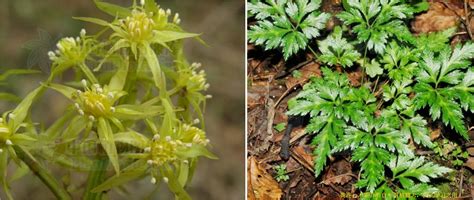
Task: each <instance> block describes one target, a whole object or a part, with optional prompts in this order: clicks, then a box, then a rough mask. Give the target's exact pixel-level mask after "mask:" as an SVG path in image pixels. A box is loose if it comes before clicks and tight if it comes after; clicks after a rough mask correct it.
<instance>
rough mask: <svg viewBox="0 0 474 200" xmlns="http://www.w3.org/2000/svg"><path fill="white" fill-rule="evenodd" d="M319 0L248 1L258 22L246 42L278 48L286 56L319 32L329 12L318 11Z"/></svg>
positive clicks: (296, 50) (252, 14) (299, 48)
mask: <svg viewBox="0 0 474 200" xmlns="http://www.w3.org/2000/svg"><path fill="white" fill-rule="evenodd" d="M320 5H321V1H320V0H296V1H291V0H265V1H259V2H253V3H252V2H250V3H249V4H248V12H249V16H254V17H255V18H256V19H257V20H258V22H257V24H256V25H253V26H251V27H250V30H249V31H248V38H249V41H250V42H252V43H255V44H256V45H264V47H265V49H266V50H269V49H277V48H282V51H283V56H284V58H285V59H288V58H289V57H290V56H292V55H294V54H296V53H297V52H298V51H300V50H302V49H306V46H307V45H308V42H309V40H311V39H313V38H316V37H318V36H319V35H320V31H321V30H322V29H323V28H324V27H325V24H326V22H327V21H328V19H329V17H330V15H329V14H327V13H321V12H319V11H318V8H319V7H320Z"/></svg>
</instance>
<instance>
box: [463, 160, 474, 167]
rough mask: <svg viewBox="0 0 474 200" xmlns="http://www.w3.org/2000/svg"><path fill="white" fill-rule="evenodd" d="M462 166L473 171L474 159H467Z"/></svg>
mask: <svg viewBox="0 0 474 200" xmlns="http://www.w3.org/2000/svg"><path fill="white" fill-rule="evenodd" d="M464 166H466V167H468V168H469V169H471V170H474V157H469V158H468V159H467V161H466V163H464Z"/></svg>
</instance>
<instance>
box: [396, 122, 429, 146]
mask: <svg viewBox="0 0 474 200" xmlns="http://www.w3.org/2000/svg"><path fill="white" fill-rule="evenodd" d="M426 125H427V122H426V120H424V119H423V118H422V117H421V116H420V115H417V116H416V117H413V118H411V119H407V120H403V125H402V130H401V131H402V133H403V134H405V135H411V136H412V138H413V141H414V142H415V143H416V144H421V145H423V146H425V147H429V148H432V147H433V143H432V142H431V139H430V136H429V131H428V128H427V127H426Z"/></svg>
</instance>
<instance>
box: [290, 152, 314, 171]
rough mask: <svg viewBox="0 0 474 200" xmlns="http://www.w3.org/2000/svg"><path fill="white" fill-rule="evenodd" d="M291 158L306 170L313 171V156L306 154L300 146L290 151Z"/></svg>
mask: <svg viewBox="0 0 474 200" xmlns="http://www.w3.org/2000/svg"><path fill="white" fill-rule="evenodd" d="M292 156H293V158H295V160H296V161H298V162H299V163H300V164H301V165H302V166H303V167H305V168H306V169H308V170H310V171H313V156H311V155H310V154H309V153H307V152H306V150H305V148H304V147H302V146H296V147H294V148H293V149H292Z"/></svg>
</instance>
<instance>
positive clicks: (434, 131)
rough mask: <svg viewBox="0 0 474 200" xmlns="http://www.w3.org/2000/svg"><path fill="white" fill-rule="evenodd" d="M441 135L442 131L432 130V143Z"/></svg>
mask: <svg viewBox="0 0 474 200" xmlns="http://www.w3.org/2000/svg"><path fill="white" fill-rule="evenodd" d="M440 135H441V129H440V128H436V129H434V130H433V129H431V128H430V139H431V141H434V140H436V139H438V138H439V136H440Z"/></svg>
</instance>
